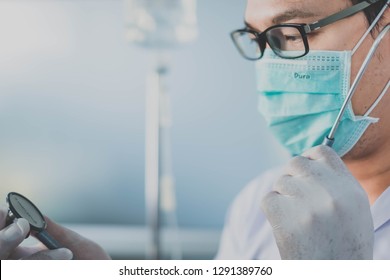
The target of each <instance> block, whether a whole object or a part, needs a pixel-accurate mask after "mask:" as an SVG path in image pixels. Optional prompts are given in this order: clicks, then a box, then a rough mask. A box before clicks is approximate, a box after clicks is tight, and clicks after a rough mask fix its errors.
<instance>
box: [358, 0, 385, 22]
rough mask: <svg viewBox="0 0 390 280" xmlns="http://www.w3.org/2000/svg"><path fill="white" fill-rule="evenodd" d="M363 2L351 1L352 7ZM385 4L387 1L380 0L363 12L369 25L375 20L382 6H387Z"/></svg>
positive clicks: (361, 0)
mask: <svg viewBox="0 0 390 280" xmlns="http://www.w3.org/2000/svg"><path fill="white" fill-rule="evenodd" d="M363 1H364V0H351V2H352V4H353V5H355V4H358V3H360V2H363ZM386 2H387V0H381V1H379V2H377V3H375V4H373V5H372V6H370V7H368V8H367V9H365V10H364V14H365V16H366V18H367V21H368V23H369V24H371V23H372V22H373V21H374V20H375V18H376V16H377V15H378V14H379V12H380V11H381V10H382V8H383V7H384V5H387V4H386Z"/></svg>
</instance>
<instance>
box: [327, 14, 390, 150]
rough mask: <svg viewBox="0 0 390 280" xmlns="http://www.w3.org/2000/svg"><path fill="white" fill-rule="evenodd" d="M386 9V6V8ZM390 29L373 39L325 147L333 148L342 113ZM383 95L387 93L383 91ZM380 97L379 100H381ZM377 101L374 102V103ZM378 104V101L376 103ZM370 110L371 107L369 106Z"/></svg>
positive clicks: (387, 28) (389, 26)
mask: <svg viewBox="0 0 390 280" xmlns="http://www.w3.org/2000/svg"><path fill="white" fill-rule="evenodd" d="M386 7H387V6H386ZM389 29H390V24H388V25H386V27H385V28H384V29H383V30H382V31H381V32H380V33H379V35H378V37H377V38H376V39H375V41H374V43H373V45H372V47H371V49H370V51H369V52H368V55H367V57H366V59H365V60H364V61H363V64H362V66H361V67H360V69H359V72H358V73H357V75H356V78H355V80H354V82H353V84H352V86H351V88H350V90H349V92H348V94H347V97H346V98H345V100H344V103H343V105H342V107H341V109H340V112H339V114H338V116H337V118H336V120H335V122H334V124H333V126H332V129H331V130H330V132H329V135H328V136H326V137H325V139H324V141H323V143H322V144H323V145H326V146H329V147H332V146H333V143H334V140H335V139H334V136H335V134H336V131H337V129H338V127H339V125H340V122H341V118H342V117H343V115H344V113H345V110H346V108H347V106H348V104H349V102H350V101H351V99H352V96H353V95H354V93H355V92H356V88H357V86H358V84H359V82H360V81H361V79H362V77H363V74H364V73H365V72H366V70H367V67H368V64H369V63H370V61H371V59H372V57H373V55H374V53H375V51H376V50H377V48H378V47H379V44H380V42H381V41H382V40H383V38H384V37H385V35H386V33H387V32H388V31H389ZM386 88H387V86H386V87H385V89H386ZM384 92H385V93H386V92H387V91H384ZM383 95H384V93H381V95H380V96H382V97H383ZM382 97H381V98H382ZM376 102H377V101H375V103H376ZM378 102H379V101H378ZM371 108H372V106H371ZM371 108H370V109H369V111H370V110H371Z"/></svg>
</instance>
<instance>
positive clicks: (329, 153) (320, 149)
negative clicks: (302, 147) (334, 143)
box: [302, 145, 346, 170]
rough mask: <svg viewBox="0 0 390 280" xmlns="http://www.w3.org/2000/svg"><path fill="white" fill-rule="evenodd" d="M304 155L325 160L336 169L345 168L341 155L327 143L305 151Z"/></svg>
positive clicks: (317, 159)
mask: <svg viewBox="0 0 390 280" xmlns="http://www.w3.org/2000/svg"><path fill="white" fill-rule="evenodd" d="M302 156H304V157H307V158H309V159H312V160H316V161H320V160H323V161H325V162H326V163H328V165H329V166H331V167H332V168H333V169H334V170H340V169H345V168H346V167H345V165H344V162H343V161H342V160H341V158H340V156H339V155H338V154H337V153H336V152H335V151H334V150H333V149H332V148H330V147H328V146H325V145H320V146H316V147H314V148H311V149H309V150H307V151H306V152H304V153H303V154H302Z"/></svg>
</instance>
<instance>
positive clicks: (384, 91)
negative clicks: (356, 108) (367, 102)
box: [364, 80, 390, 117]
mask: <svg viewBox="0 0 390 280" xmlns="http://www.w3.org/2000/svg"><path fill="white" fill-rule="evenodd" d="M389 87H390V80H389V81H387V84H386V86H385V87H384V89H383V91H382V92H381V94H380V95H379V96H378V98H377V99H376V100H375V102H374V103H373V104H372V105H371V107H370V108H369V109H368V110H367V112H366V113H365V114H364V117H368V116H369V115H370V114H371V113H372V111H373V110H374V109H375V107H376V106H377V105H378V104H379V102H380V101H381V100H382V98H383V96H385V94H386V93H387V91H388V89H389Z"/></svg>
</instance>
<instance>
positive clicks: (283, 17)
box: [244, 9, 319, 30]
mask: <svg viewBox="0 0 390 280" xmlns="http://www.w3.org/2000/svg"><path fill="white" fill-rule="evenodd" d="M318 16H319V15H318V14H316V13H314V12H308V11H302V10H298V9H295V10H289V11H286V12H283V13H280V14H278V15H276V16H275V17H274V18H273V19H272V23H273V24H281V23H284V22H286V21H289V20H292V19H294V18H300V19H305V18H313V17H318ZM244 24H245V26H246V27H248V28H250V29H253V30H257V28H256V27H254V26H253V25H251V24H250V23H249V22H247V21H244Z"/></svg>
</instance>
